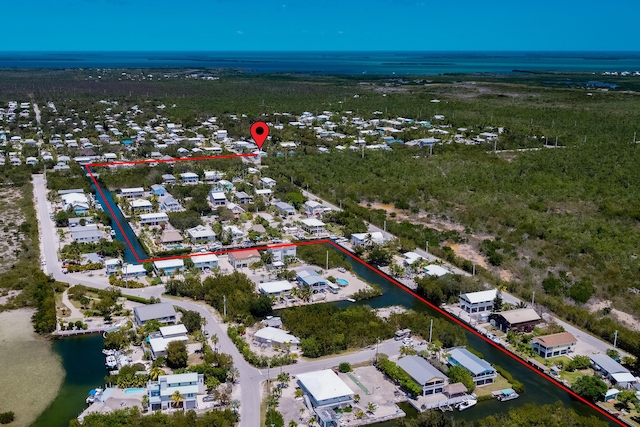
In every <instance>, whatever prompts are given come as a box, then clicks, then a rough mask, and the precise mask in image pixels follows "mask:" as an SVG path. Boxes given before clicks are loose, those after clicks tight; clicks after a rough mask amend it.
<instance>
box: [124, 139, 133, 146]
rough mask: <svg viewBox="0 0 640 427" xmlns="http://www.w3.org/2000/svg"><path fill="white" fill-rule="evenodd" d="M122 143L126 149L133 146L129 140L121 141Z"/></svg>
mask: <svg viewBox="0 0 640 427" xmlns="http://www.w3.org/2000/svg"><path fill="white" fill-rule="evenodd" d="M122 143H123V144H124V145H126V146H127V147H128V146H131V145H133V141H132V140H130V139H125V140H124V141H122Z"/></svg>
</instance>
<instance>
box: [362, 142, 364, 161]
mask: <svg viewBox="0 0 640 427" xmlns="http://www.w3.org/2000/svg"><path fill="white" fill-rule="evenodd" d="M362 158H363V159H364V144H363V145H362Z"/></svg>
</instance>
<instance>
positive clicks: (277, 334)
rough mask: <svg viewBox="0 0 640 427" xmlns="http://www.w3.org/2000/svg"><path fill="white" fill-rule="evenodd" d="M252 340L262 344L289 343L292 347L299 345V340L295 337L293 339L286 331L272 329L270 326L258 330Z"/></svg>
mask: <svg viewBox="0 0 640 427" xmlns="http://www.w3.org/2000/svg"><path fill="white" fill-rule="evenodd" d="M253 338H254V339H255V340H256V341H257V342H259V343H262V344H272V345H273V344H277V345H283V344H285V343H290V344H291V346H292V347H293V346H297V345H300V340H299V339H298V338H297V337H294V336H293V335H291V334H290V333H288V332H287V331H283V330H282V329H278V328H273V327H271V326H267V327H266V328H262V329H260V330H259V331H257V332H256V333H255V334H254V335H253Z"/></svg>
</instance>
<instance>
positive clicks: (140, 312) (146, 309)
mask: <svg viewBox="0 0 640 427" xmlns="http://www.w3.org/2000/svg"><path fill="white" fill-rule="evenodd" d="M176 316H177V313H176V310H175V309H174V308H173V304H171V303H168V302H163V303H160V304H149V305H143V306H140V307H135V308H134V309H133V317H134V318H135V320H136V324H137V325H138V326H143V325H144V324H145V323H146V322H148V321H149V320H154V319H155V320H157V321H159V322H160V323H167V324H173V323H176Z"/></svg>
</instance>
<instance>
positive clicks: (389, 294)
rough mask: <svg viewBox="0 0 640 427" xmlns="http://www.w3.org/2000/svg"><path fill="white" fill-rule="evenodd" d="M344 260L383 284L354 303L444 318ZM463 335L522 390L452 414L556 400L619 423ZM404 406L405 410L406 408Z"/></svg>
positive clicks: (483, 413) (383, 426)
mask: <svg viewBox="0 0 640 427" xmlns="http://www.w3.org/2000/svg"><path fill="white" fill-rule="evenodd" d="M326 246H327V247H328V248H332V249H333V250H336V251H337V249H335V248H333V247H332V246H329V245H326ZM347 261H349V263H350V264H351V265H352V267H353V270H354V272H355V273H356V274H357V275H358V276H360V277H362V278H363V279H365V280H366V281H368V282H369V283H376V284H378V285H380V286H381V287H382V290H383V291H384V294H383V295H381V296H379V297H375V298H372V299H368V300H364V301H358V302H356V303H355V304H362V305H368V306H370V307H371V308H380V307H388V306H391V305H400V306H403V307H405V308H408V309H412V310H415V311H418V312H424V313H427V314H428V315H430V316H434V317H442V318H445V316H443V315H441V314H440V313H438V312H437V311H436V310H434V309H432V308H431V307H429V306H428V305H427V304H425V303H423V302H422V301H420V300H418V299H417V298H414V297H413V296H412V295H410V294H409V293H408V292H405V291H404V290H402V289H401V288H400V287H398V286H396V285H395V284H393V283H392V282H391V281H389V280H388V279H386V278H385V277H383V276H381V275H379V274H377V273H376V272H374V271H372V270H371V269H369V268H368V267H366V266H364V265H362V264H361V263H360V262H358V261H355V260H353V259H352V258H351V257H347ZM336 304H337V305H338V306H341V307H347V306H349V305H352V304H354V303H351V302H348V301H340V302H338V303H336ZM466 335H467V340H468V343H469V346H470V347H472V348H474V349H475V350H478V351H479V352H480V353H482V354H483V356H484V358H485V359H486V360H487V361H488V362H489V363H491V364H493V365H499V366H501V367H503V368H504V369H506V370H507V371H508V372H510V373H511V375H513V377H514V378H515V379H517V380H518V381H520V382H522V384H524V387H525V391H524V393H522V394H521V395H520V397H519V398H518V399H515V400H511V401H508V402H499V401H498V400H496V399H491V400H486V401H483V402H478V404H477V405H476V406H474V407H473V408H470V409H468V410H466V411H463V412H459V411H454V412H452V413H451V414H452V416H453V417H454V418H456V419H461V420H468V421H475V420H478V419H480V418H484V417H487V416H489V415H495V414H499V413H505V412H507V411H508V410H510V409H513V408H516V407H518V406H521V405H525V404H528V403H532V404H536V405H545V404H551V403H554V402H558V401H559V402H561V403H562V404H563V405H564V406H565V407H566V408H571V409H573V410H575V411H576V412H577V413H578V414H580V415H595V416H596V417H598V418H599V419H601V420H604V421H607V422H609V424H610V425H611V426H617V425H618V424H616V423H613V422H612V421H611V420H609V419H608V418H606V417H605V416H603V415H602V414H600V413H599V412H598V411H596V410H595V409H593V408H591V407H590V406H588V405H585V404H584V403H582V402H580V401H578V400H577V399H575V398H573V397H572V396H571V395H569V393H567V392H565V391H563V390H562V389H561V388H559V387H557V386H556V385H554V384H553V383H551V382H549V381H548V380H546V379H545V378H543V377H542V376H540V375H538V374H537V373H535V372H533V371H531V370H530V369H529V368H527V367H525V366H523V365H522V364H521V363H520V362H519V361H516V360H515V359H513V358H512V357H510V356H508V355H506V354H504V353H503V352H502V351H501V350H498V349H496V348H495V347H493V346H492V345H491V344H489V343H488V342H486V341H485V340H483V339H482V338H480V337H478V336H476V335H475V334H473V333H471V332H468V331H467V333H466ZM407 408H408V410H406V409H407ZM402 409H403V410H405V412H407V416H409V417H415V416H417V411H415V410H414V409H413V407H411V406H410V405H403V407H402ZM395 424H396V422H395V421H388V422H384V423H378V424H375V426H376V427H392V426H394V425H395Z"/></svg>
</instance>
